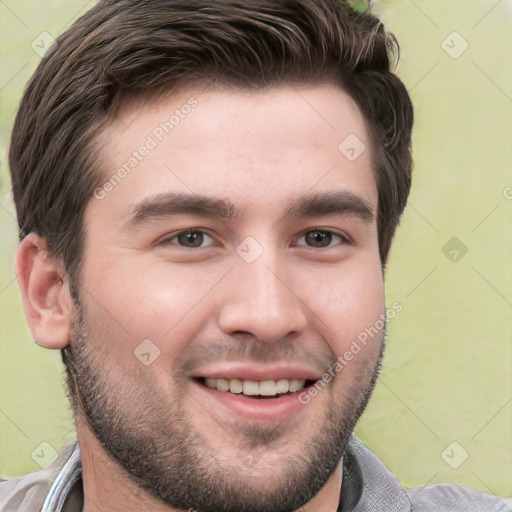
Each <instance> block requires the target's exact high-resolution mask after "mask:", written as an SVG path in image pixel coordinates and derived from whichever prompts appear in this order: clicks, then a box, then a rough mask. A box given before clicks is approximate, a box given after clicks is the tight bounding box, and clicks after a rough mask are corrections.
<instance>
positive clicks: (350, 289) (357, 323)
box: [303, 264, 384, 355]
mask: <svg viewBox="0 0 512 512" xmlns="http://www.w3.org/2000/svg"><path fill="white" fill-rule="evenodd" d="M304 285H305V287H304V288H303V289H304V290H305V292H304V296H306V297H311V299H310V304H311V306H310V307H311V310H312V311H313V312H314V313H315V316H316V317H317V318H318V321H317V325H318V328H319V329H320V330H321V333H322V335H323V337H324V339H326V340H327V341H328V343H329V345H330V347H331V350H332V351H333V352H334V353H335V354H336V355H339V354H343V353H344V352H345V351H346V350H348V349H349V348H350V346H351V344H352V342H353V341H354V340H357V339H363V341H364V340H365V335H366V336H368V332H371V333H372V336H370V338H371V339H375V340H380V339H381V333H382V329H383V327H384V324H383V322H382V315H383V314H384V283H383V278H382V271H381V267H380V264H377V265H373V266H364V267H363V266H361V267H360V268H357V267H355V266H354V267H352V268H350V269H348V268H345V269H337V270H336V271H335V272H333V273H332V274H331V275H328V276H325V278H324V282H323V285H322V283H320V282H318V281H316V286H311V285H308V284H307V283H304ZM366 341H370V339H369V338H366ZM374 345H379V346H380V343H376V344H374ZM377 349H378V347H377V348H376V350H377Z"/></svg>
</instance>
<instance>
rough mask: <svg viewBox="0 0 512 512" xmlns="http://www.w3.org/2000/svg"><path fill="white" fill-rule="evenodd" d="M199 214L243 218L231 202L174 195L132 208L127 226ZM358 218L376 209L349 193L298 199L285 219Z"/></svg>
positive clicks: (369, 215) (370, 215) (371, 216)
mask: <svg viewBox="0 0 512 512" xmlns="http://www.w3.org/2000/svg"><path fill="white" fill-rule="evenodd" d="M180 214H181V215H183V214H188V215H197V216H199V217H206V218H217V219H220V220H223V221H230V222H235V221H237V220H240V219H241V218H242V210H241V209H240V208H238V207H237V206H235V205H234V204H233V203H231V202H230V201H229V200H227V199H219V198H214V197H210V196H206V195H200V194H187V193H176V192H170V193H166V194H158V195H155V196H150V197H147V198H145V199H143V200H142V201H140V202H139V203H137V204H136V205H135V206H134V207H133V208H132V215H131V216H130V219H129V220H128V222H127V227H131V228H134V227H137V226H139V225H142V224H145V223H147V222H151V221H155V220H158V219H163V218H166V217H170V216H172V215H180ZM334 214H337V215H354V216H356V217H359V218H360V219H361V220H362V221H364V222H365V223H370V222H372V221H373V219H374V218H375V209H374V207H373V205H372V204H371V203H370V202H369V201H367V200H366V199H364V198H362V197H360V196H358V195H356V194H354V193H352V192H349V191H346V190H338V191H328V192H317V193H313V194H306V195H304V196H301V197H298V198H295V199H293V200H292V201H290V202H289V203H287V204H286V209H285V213H284V217H288V218H299V217H318V216H322V215H334Z"/></svg>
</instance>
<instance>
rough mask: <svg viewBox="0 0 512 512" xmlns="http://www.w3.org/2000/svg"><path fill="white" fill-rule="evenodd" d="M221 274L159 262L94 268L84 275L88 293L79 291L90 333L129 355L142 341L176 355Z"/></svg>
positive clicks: (205, 307) (198, 320)
mask: <svg viewBox="0 0 512 512" xmlns="http://www.w3.org/2000/svg"><path fill="white" fill-rule="evenodd" d="M222 275H223V270H222V269H219V271H217V270H215V269H213V268H210V269H208V270H204V271H203V270H198V269H196V267H194V266H184V267H182V268H178V267H177V266H176V265H171V264H169V263H168V262H161V261H159V262H156V263H155V262H148V263H146V264H144V263H142V264H138V265H128V264H126V265H124V266H123V262H122V261H120V262H119V263H118V264H117V265H115V266H105V267H103V268H101V269H99V268H98V267H96V268H95V269H93V270H92V271H90V272H89V276H87V275H86V274H85V273H84V283H88V290H87V293H82V295H83V298H84V299H85V300H86V302H87V308H88V312H89V317H90V318H91V319H93V325H91V330H93V331H94V335H95V337H96V338H98V337H99V339H103V340H105V341H106V340H108V343H109V344H110V345H111V346H112V347H114V346H117V347H118V348H120V349H121V348H122V349H123V351H124V352H125V353H128V354H129V355H130V354H131V355H133V351H134V350H135V349H136V348H137V347H138V345H139V344H140V343H141V342H143V341H144V340H146V339H149V340H151V341H152V342H153V343H154V344H155V345H156V346H157V347H158V349H159V350H160V351H161V352H162V353H170V352H175V353H178V352H180V351H181V350H183V348H184V346H185V345H186V342H187V340H188V339H190V338H192V337H193V336H194V334H195V332H196V330H199V329H201V326H202V322H201V317H202V316H204V317H206V316H207V315H206V311H207V310H208V308H209V307H210V304H211V302H212V297H213V296H214V293H215V290H214V288H215V285H216V283H217V282H218V281H219V279H220V278H221V277H222ZM99 276H105V277H102V278H99ZM87 277H89V279H87ZM92 334H93V332H91V335H92Z"/></svg>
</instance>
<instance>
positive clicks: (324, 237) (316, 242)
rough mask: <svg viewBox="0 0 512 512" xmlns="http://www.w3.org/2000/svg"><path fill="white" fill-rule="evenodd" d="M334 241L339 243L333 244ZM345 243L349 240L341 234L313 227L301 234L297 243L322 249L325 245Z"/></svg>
mask: <svg viewBox="0 0 512 512" xmlns="http://www.w3.org/2000/svg"><path fill="white" fill-rule="evenodd" d="M302 240H304V242H302ZM332 242H337V243H334V244H333V243H332ZM343 243H348V240H347V239H346V238H344V237H342V236H341V235H338V234H336V233H333V232H332V231H326V230H323V229H313V230H311V231H308V232H307V233H305V234H304V235H303V236H301V237H300V238H299V242H298V243H297V245H302V246H304V245H306V246H308V247H313V248H319V249H321V248H323V247H330V246H332V245H340V244H343Z"/></svg>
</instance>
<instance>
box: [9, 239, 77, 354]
mask: <svg viewBox="0 0 512 512" xmlns="http://www.w3.org/2000/svg"><path fill="white" fill-rule="evenodd" d="M14 268H15V271H16V277H17V279H18V284H19V286H20V289H21V296H22V300H23V309H24V310H25V317H26V319H27V323H28V326H29V328H30V331H31V332H32V336H33V338H34V340H35V342H36V343H37V344H38V345H41V346H42V347H46V348H53V349H60V348H64V347H65V346H66V345H68V343H69V339H70V326H71V317H72V312H73V299H72V297H71V294H70V291H69V285H68V276H67V274H66V273H65V272H64V270H63V268H62V265H61V264H60V262H59V261H58V260H57V259H56V258H55V257H53V256H52V255H51V254H50V252H49V251H48V246H47V243H46V240H45V239H44V238H41V237H40V236H38V235H36V234H35V233H30V234H29V235H28V236H27V237H25V238H24V239H23V241H22V242H21V244H20V246H19V248H18V252H17V253H16V259H15V264H14Z"/></svg>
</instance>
